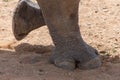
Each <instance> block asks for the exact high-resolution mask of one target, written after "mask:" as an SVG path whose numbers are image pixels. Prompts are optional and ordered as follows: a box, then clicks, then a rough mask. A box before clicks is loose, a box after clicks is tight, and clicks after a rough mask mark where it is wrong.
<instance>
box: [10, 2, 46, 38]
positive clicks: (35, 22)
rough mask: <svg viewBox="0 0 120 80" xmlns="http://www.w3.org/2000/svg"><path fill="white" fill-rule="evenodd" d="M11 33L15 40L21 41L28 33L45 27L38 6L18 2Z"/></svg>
mask: <svg viewBox="0 0 120 80" xmlns="http://www.w3.org/2000/svg"><path fill="white" fill-rule="evenodd" d="M12 22H13V23H12V24H13V25H12V26H13V27H12V28H13V33H14V36H15V38H16V39H17V40H21V39H23V38H24V37H25V36H26V35H27V34H28V33H29V32H30V31H32V30H34V29H36V28H39V27H40V26H43V25H45V21H44V19H43V15H42V12H41V10H40V7H39V5H38V4H36V3H33V2H32V1H30V0H20V1H19V2H18V5H17V7H16V9H15V12H14V15H13V21H12Z"/></svg>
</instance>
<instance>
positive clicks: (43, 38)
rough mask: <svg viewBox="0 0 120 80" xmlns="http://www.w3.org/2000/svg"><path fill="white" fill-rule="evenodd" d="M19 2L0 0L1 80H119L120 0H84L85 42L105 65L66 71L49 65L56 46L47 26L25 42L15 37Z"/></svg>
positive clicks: (32, 33)
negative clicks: (14, 18)
mask: <svg viewBox="0 0 120 80" xmlns="http://www.w3.org/2000/svg"><path fill="white" fill-rule="evenodd" d="M17 1H18V0H0V80H120V0H81V2H80V9H79V25H80V28H81V32H82V36H83V38H84V40H85V41H86V42H87V43H88V44H90V45H92V46H93V47H95V48H96V49H98V51H99V53H100V55H101V59H102V62H103V63H102V66H101V67H100V68H98V69H94V70H80V69H76V70H74V71H67V70H63V69H60V68H57V67H55V66H54V65H52V64H50V63H49V56H50V54H51V50H52V48H53V47H54V45H53V43H52V40H51V37H50V35H49V31H48V29H47V27H46V26H43V27H41V28H39V29H36V30H34V31H32V32H31V33H30V34H29V35H28V36H27V37H26V38H25V39H23V40H22V41H16V40H15V38H14V36H13V34H12V15H13V11H14V8H15V6H16V4H17Z"/></svg>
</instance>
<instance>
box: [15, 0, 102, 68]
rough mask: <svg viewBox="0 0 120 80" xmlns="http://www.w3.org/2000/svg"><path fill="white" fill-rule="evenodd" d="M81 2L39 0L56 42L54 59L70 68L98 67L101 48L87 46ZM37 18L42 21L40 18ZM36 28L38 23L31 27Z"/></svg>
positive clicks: (51, 59)
mask: <svg viewBox="0 0 120 80" xmlns="http://www.w3.org/2000/svg"><path fill="white" fill-rule="evenodd" d="M26 1H29V0H26ZM79 1H80V0H49V1H48V0H37V2H38V4H39V6H40V7H41V10H42V14H43V17H44V20H45V23H46V24H47V26H48V28H49V31H50V35H51V37H52V40H53V42H54V44H55V49H54V50H53V52H52V53H53V54H52V56H51V57H50V61H51V63H53V64H55V65H56V66H58V67H61V68H64V69H69V70H74V69H75V68H76V67H79V68H81V69H94V68H97V67H99V66H100V65H101V61H100V58H99V56H98V53H97V51H96V50H95V49H94V48H92V47H91V46H89V45H87V44H86V43H85V42H84V40H83V39H82V37H81V34H80V31H79V25H78V6H79ZM34 9H36V8H34ZM36 18H37V17H36ZM13 20H14V19H13ZM36 20H38V21H40V19H38V18H37V19H36ZM42 20H43V19H42ZM15 27H18V26H14V28H15ZM34 28H35V26H34V27H33V28H32V29H31V30H33V29H34ZM36 28H37V27H36ZM16 29H17V28H16ZM22 29H23V28H22ZM14 30H15V29H14ZM14 30H13V31H14ZM16 32H17V31H16ZM14 34H16V33H14ZM25 35H26V34H25ZM16 36H17V34H16ZM17 37H19V36H17ZM19 39H22V37H21V38H19Z"/></svg>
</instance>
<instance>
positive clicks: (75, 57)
mask: <svg viewBox="0 0 120 80" xmlns="http://www.w3.org/2000/svg"><path fill="white" fill-rule="evenodd" d="M87 46H88V45H87ZM88 47H89V49H87V50H85V51H82V50H78V51H75V50H77V49H75V50H74V49H70V50H65V49H64V50H58V49H55V50H54V51H53V54H52V56H51V58H50V62H51V63H53V64H55V65H56V66H57V67H60V68H63V69H68V70H74V69H75V68H76V67H78V68H80V69H83V70H88V69H95V68H98V67H100V66H101V60H100V58H99V55H98V52H97V50H95V49H94V48H92V47H90V46H88Z"/></svg>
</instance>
